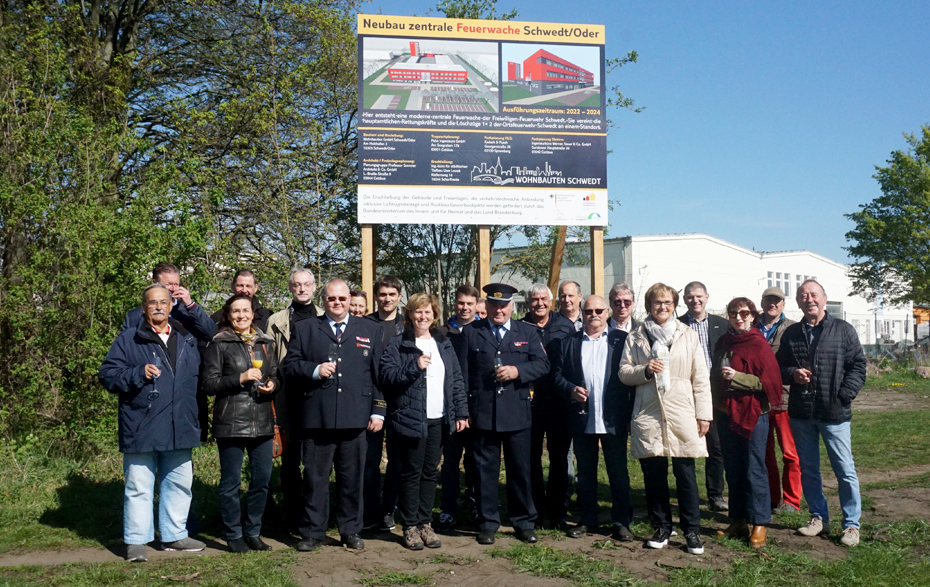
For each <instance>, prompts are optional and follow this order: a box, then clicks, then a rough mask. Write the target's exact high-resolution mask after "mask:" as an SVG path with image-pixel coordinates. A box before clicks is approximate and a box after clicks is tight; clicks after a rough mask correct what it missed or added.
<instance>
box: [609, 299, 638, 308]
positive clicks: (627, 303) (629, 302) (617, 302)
mask: <svg viewBox="0 0 930 587" xmlns="http://www.w3.org/2000/svg"><path fill="white" fill-rule="evenodd" d="M610 305H611V306H626V307H630V306H632V305H633V300H620V299H616V300H614V301H612V302H610Z"/></svg>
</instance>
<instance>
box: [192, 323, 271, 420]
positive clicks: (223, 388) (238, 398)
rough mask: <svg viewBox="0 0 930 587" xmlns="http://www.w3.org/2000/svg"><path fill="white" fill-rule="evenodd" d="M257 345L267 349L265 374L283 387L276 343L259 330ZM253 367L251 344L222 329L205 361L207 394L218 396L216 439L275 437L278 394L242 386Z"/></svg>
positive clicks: (263, 371)
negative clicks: (273, 411) (273, 409)
mask: <svg viewBox="0 0 930 587" xmlns="http://www.w3.org/2000/svg"><path fill="white" fill-rule="evenodd" d="M255 344H256V345H263V346H264V347H265V361H264V363H263V364H262V375H263V376H264V377H266V378H270V379H271V380H272V381H274V385H275V392H276V391H277V389H278V387H279V386H280V381H279V380H278V360H277V357H276V354H275V352H274V341H273V340H271V338H270V337H268V336H266V335H265V334H264V333H263V332H261V331H260V330H258V329H256V337H255ZM251 367H252V358H251V357H250V356H249V351H248V347H247V345H246V344H245V343H244V342H242V341H241V340H240V339H239V337H238V336H236V333H234V332H232V331H231V330H221V331H219V332H218V333H217V334H216V336H214V337H213V340H212V341H211V342H210V345H209V346H208V347H207V350H206V352H205V354H204V360H203V374H202V375H201V379H202V381H203V388H204V391H206V393H207V394H208V395H215V396H216V404H215V405H214V407H213V436H214V437H215V438H257V437H259V436H271V435H272V434H274V418H273V417H272V414H271V403H272V400H273V398H274V393H270V394H264V393H259V392H258V391H257V390H253V385H252V382H251V381H250V382H248V383H246V384H245V385H243V384H241V383H239V375H241V374H242V373H243V372H245V371H246V370H248V369H249V368H251Z"/></svg>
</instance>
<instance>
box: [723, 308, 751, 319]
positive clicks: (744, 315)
mask: <svg viewBox="0 0 930 587" xmlns="http://www.w3.org/2000/svg"><path fill="white" fill-rule="evenodd" d="M727 315H728V316H729V317H730V318H736V316H737V315H739V317H740V318H742V319H743V320H745V319H746V318H749V317H750V316H752V312H750V311H749V310H740V311H739V312H737V311H736V310H730V311H728V312H727Z"/></svg>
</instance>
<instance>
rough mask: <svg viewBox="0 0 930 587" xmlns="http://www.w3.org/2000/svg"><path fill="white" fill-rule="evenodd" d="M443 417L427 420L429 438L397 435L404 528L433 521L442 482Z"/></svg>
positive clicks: (394, 437)
mask: <svg viewBox="0 0 930 587" xmlns="http://www.w3.org/2000/svg"><path fill="white" fill-rule="evenodd" d="M443 427H444V426H443V422H442V418H436V419H434V420H427V422H426V438H407V437H405V436H400V435H396V434H395V435H394V436H393V437H392V442H394V443H395V444H396V445H397V451H398V452H399V453H400V495H399V498H400V499H399V503H398V511H399V512H400V517H401V520H402V523H403V525H404V528H405V529H406V528H409V527H411V526H417V527H422V526H424V525H426V524H431V523H432V521H433V502H434V501H435V500H436V484H437V483H438V482H439V459H440V458H441V457H442V441H443V438H444V437H445V436H448V431H443Z"/></svg>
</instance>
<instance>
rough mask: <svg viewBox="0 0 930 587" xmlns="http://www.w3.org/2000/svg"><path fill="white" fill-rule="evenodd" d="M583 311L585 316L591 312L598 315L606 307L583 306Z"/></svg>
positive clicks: (605, 309)
mask: <svg viewBox="0 0 930 587" xmlns="http://www.w3.org/2000/svg"><path fill="white" fill-rule="evenodd" d="M583 311H584V315H585V316H590V315H591V314H597V315H598V316H600V315H601V314H603V313H604V312H606V311H607V308H585V310H583Z"/></svg>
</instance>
